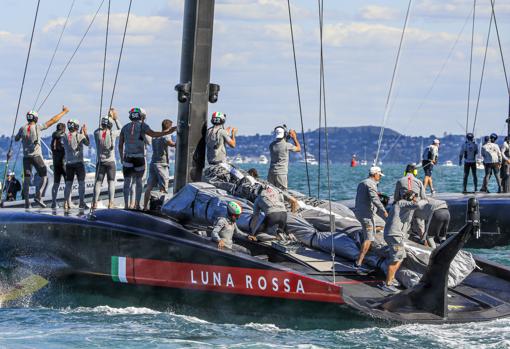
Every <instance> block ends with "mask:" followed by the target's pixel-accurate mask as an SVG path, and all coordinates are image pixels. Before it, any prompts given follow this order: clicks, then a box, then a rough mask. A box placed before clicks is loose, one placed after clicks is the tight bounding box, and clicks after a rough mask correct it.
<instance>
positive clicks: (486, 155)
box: [480, 133, 503, 193]
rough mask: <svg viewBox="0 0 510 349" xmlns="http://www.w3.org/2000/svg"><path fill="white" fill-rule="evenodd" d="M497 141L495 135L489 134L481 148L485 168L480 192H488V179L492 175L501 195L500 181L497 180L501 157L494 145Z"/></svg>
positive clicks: (499, 151) (496, 146)
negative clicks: (487, 139)
mask: <svg viewBox="0 0 510 349" xmlns="http://www.w3.org/2000/svg"><path fill="white" fill-rule="evenodd" d="M497 139H498V135H497V134H495V133H491V135H490V136H489V141H488V142H487V143H486V144H484V145H483V146H482V157H483V165H484V167H485V176H484V177H483V184H482V188H481V189H480V191H483V192H486V193H488V192H489V188H488V185H489V178H490V177H491V174H494V177H495V178H496V184H497V185H498V193H501V179H500V178H499V169H500V167H501V161H502V160H503V156H502V155H501V150H500V149H499V147H498V145H497V144H496V140H497Z"/></svg>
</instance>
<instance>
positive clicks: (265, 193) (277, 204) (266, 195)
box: [252, 184, 287, 237]
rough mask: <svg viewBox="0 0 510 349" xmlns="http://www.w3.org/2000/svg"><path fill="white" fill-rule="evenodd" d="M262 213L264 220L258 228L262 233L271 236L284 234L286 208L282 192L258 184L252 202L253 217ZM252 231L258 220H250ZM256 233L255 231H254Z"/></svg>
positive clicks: (285, 229)
mask: <svg viewBox="0 0 510 349" xmlns="http://www.w3.org/2000/svg"><path fill="white" fill-rule="evenodd" d="M260 212H263V213H264V221H263V224H262V226H261V228H260V229H259V231H260V232H261V234H262V233H266V234H269V235H271V236H273V237H275V236H278V235H279V234H282V235H283V234H286V231H287V208H286V207H285V201H284V198H283V195H282V193H280V192H279V191H278V190H277V189H274V188H271V186H269V185H264V184H262V185H260V187H259V190H258V195H257V198H256V199H255V201H254V203H253V217H259V215H260ZM252 221H253V222H252V232H253V229H254V227H256V226H257V225H259V224H258V222H256V220H252ZM254 233H256V232H254Z"/></svg>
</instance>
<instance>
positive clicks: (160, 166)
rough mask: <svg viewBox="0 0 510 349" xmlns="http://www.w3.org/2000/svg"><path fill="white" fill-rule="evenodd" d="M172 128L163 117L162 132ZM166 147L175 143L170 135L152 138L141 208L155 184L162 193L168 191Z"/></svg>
mask: <svg viewBox="0 0 510 349" xmlns="http://www.w3.org/2000/svg"><path fill="white" fill-rule="evenodd" d="M171 128H172V121H171V120H168V119H165V120H163V122H162V123H161V130H162V131H163V132H165V131H168V130H170V129H171ZM168 147H175V143H174V141H173V140H172V137H171V136H164V137H159V138H154V139H153V140H152V160H151V164H150V166H149V179H148V180H147V188H146V189H145V197H144V200H143V209H144V210H147V208H148V207H147V206H148V204H149V199H150V196H151V191H152V189H153V188H154V187H155V186H158V187H159V191H160V192H162V193H165V194H167V193H168V181H169V179H170V178H169V177H170V172H169V168H168V163H169V160H168Z"/></svg>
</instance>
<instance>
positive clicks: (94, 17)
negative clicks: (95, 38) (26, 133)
mask: <svg viewBox="0 0 510 349" xmlns="http://www.w3.org/2000/svg"><path fill="white" fill-rule="evenodd" d="M104 2H105V0H102V1H101V3H100V4H99V7H98V8H97V11H96V13H95V14H94V16H93V17H92V20H91V21H90V23H89V25H88V27H87V29H86V30H85V33H84V34H83V36H82V37H81V39H80V42H79V43H78V45H77V46H76V48H75V49H74V52H73V54H72V55H71V57H70V58H69V60H68V61H67V63H66V64H65V66H64V69H62V72H60V75H59V76H58V78H57V80H56V81H55V82H54V83H53V85H52V86H51V89H50V91H49V92H48V94H47V95H46V97H45V98H44V100H43V101H42V102H41V104H40V105H39V107H38V108H37V110H38V111H39V110H40V109H41V108H42V107H43V106H44V104H45V103H46V101H47V100H48V98H49V97H50V95H51V93H52V92H53V90H54V89H55V87H56V86H57V84H58V83H59V81H60V79H61V78H62V76H63V75H64V73H65V72H66V70H67V68H68V67H69V65H70V64H71V62H72V60H73V58H74V56H75V55H76V53H77V52H78V50H79V49H80V47H81V44H82V43H83V40H85V37H86V36H87V34H88V33H89V31H90V28H91V27H92V24H94V21H95V20H96V17H97V15H98V13H99V11H100V10H101V7H103V4H104Z"/></svg>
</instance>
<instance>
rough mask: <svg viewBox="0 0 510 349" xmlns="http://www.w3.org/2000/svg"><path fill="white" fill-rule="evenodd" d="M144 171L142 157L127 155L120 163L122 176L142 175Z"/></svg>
mask: <svg viewBox="0 0 510 349" xmlns="http://www.w3.org/2000/svg"><path fill="white" fill-rule="evenodd" d="M144 172H145V158H144V157H127V158H125V159H124V161H123V163H122V173H123V174H124V177H133V176H143V173H144Z"/></svg>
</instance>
